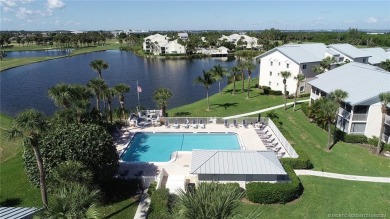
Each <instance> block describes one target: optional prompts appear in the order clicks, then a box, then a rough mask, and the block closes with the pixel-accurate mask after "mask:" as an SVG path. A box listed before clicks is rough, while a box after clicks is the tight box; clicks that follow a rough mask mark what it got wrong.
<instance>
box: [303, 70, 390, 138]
mask: <svg viewBox="0 0 390 219" xmlns="http://www.w3.org/2000/svg"><path fill="white" fill-rule="evenodd" d="M309 84H311V86H312V87H311V94H310V99H311V100H316V99H318V98H320V97H321V96H326V95H327V94H329V93H330V92H332V91H334V90H336V89H341V90H344V91H346V92H348V97H347V98H346V99H345V100H344V102H343V103H342V104H341V105H340V108H339V115H338V118H337V126H338V128H339V129H341V130H342V131H344V132H346V133H348V134H363V135H365V136H367V137H369V138H371V137H373V136H376V137H378V136H379V132H380V129H381V121H382V112H381V102H380V99H379V94H380V93H384V92H390V72H388V71H385V70H383V69H381V68H379V67H376V66H372V65H368V64H361V63H357V62H351V63H349V64H345V65H343V66H341V67H338V68H335V69H333V70H330V71H327V72H325V73H323V74H320V75H317V77H316V79H314V80H311V81H310V82H309ZM389 107H390V106H389ZM389 135H390V113H389V114H388V115H386V117H385V128H384V132H383V138H382V140H383V141H384V142H386V143H390V139H389Z"/></svg>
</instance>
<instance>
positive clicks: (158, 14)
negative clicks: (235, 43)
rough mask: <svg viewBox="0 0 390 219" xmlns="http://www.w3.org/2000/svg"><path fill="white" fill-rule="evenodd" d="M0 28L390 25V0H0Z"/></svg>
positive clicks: (258, 28) (260, 28)
mask: <svg viewBox="0 0 390 219" xmlns="http://www.w3.org/2000/svg"><path fill="white" fill-rule="evenodd" d="M0 13H1V16H0V18H1V20H0V30H33V31H34V30H37V31H39V30H41V31H44V30H49V31H50V30H151V31H158V30H177V31H180V30H263V29H269V28H276V29H281V30H330V29H348V28H358V29H372V30H380V29H382V30H383V29H387V30H388V29H390V0H374V1H369V0H366V1H363V0H360V1H353V0H345V1H336V0H320V1H309V0H306V1H294V0H285V1H276V0H274V1H271V0H268V1H265V0H257V1H255V0H253V1H235V0H230V1H222V0H217V1H205V0H203V1H201V0H197V1H189V0H181V1H163V0H156V1H150V0H146V1H132V0H121V1H115V0H114V1H109V0H83V1H78V0H0Z"/></svg>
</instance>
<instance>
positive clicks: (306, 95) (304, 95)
mask: <svg viewBox="0 0 390 219" xmlns="http://www.w3.org/2000/svg"><path fill="white" fill-rule="evenodd" d="M298 97H310V93H305V94H299V95H298Z"/></svg>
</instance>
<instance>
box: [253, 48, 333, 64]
mask: <svg viewBox="0 0 390 219" xmlns="http://www.w3.org/2000/svg"><path fill="white" fill-rule="evenodd" d="M326 50H327V48H326V46H325V44H323V43H307V44H286V45H283V46H279V47H276V48H274V49H271V50H269V51H268V52H265V53H263V54H261V55H259V56H257V57H255V59H259V58H263V57H265V56H267V55H268V54H270V53H272V52H274V51H279V52H280V53H282V54H284V55H285V56H287V57H288V58H290V59H291V60H293V61H294V62H296V63H298V64H300V63H310V62H320V61H321V60H323V59H324V58H325V51H326Z"/></svg>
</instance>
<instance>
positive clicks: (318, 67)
mask: <svg viewBox="0 0 390 219" xmlns="http://www.w3.org/2000/svg"><path fill="white" fill-rule="evenodd" d="M312 71H313V72H315V73H317V74H321V73H324V71H325V70H324V69H323V68H322V67H321V65H315V66H313V68H312Z"/></svg>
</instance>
